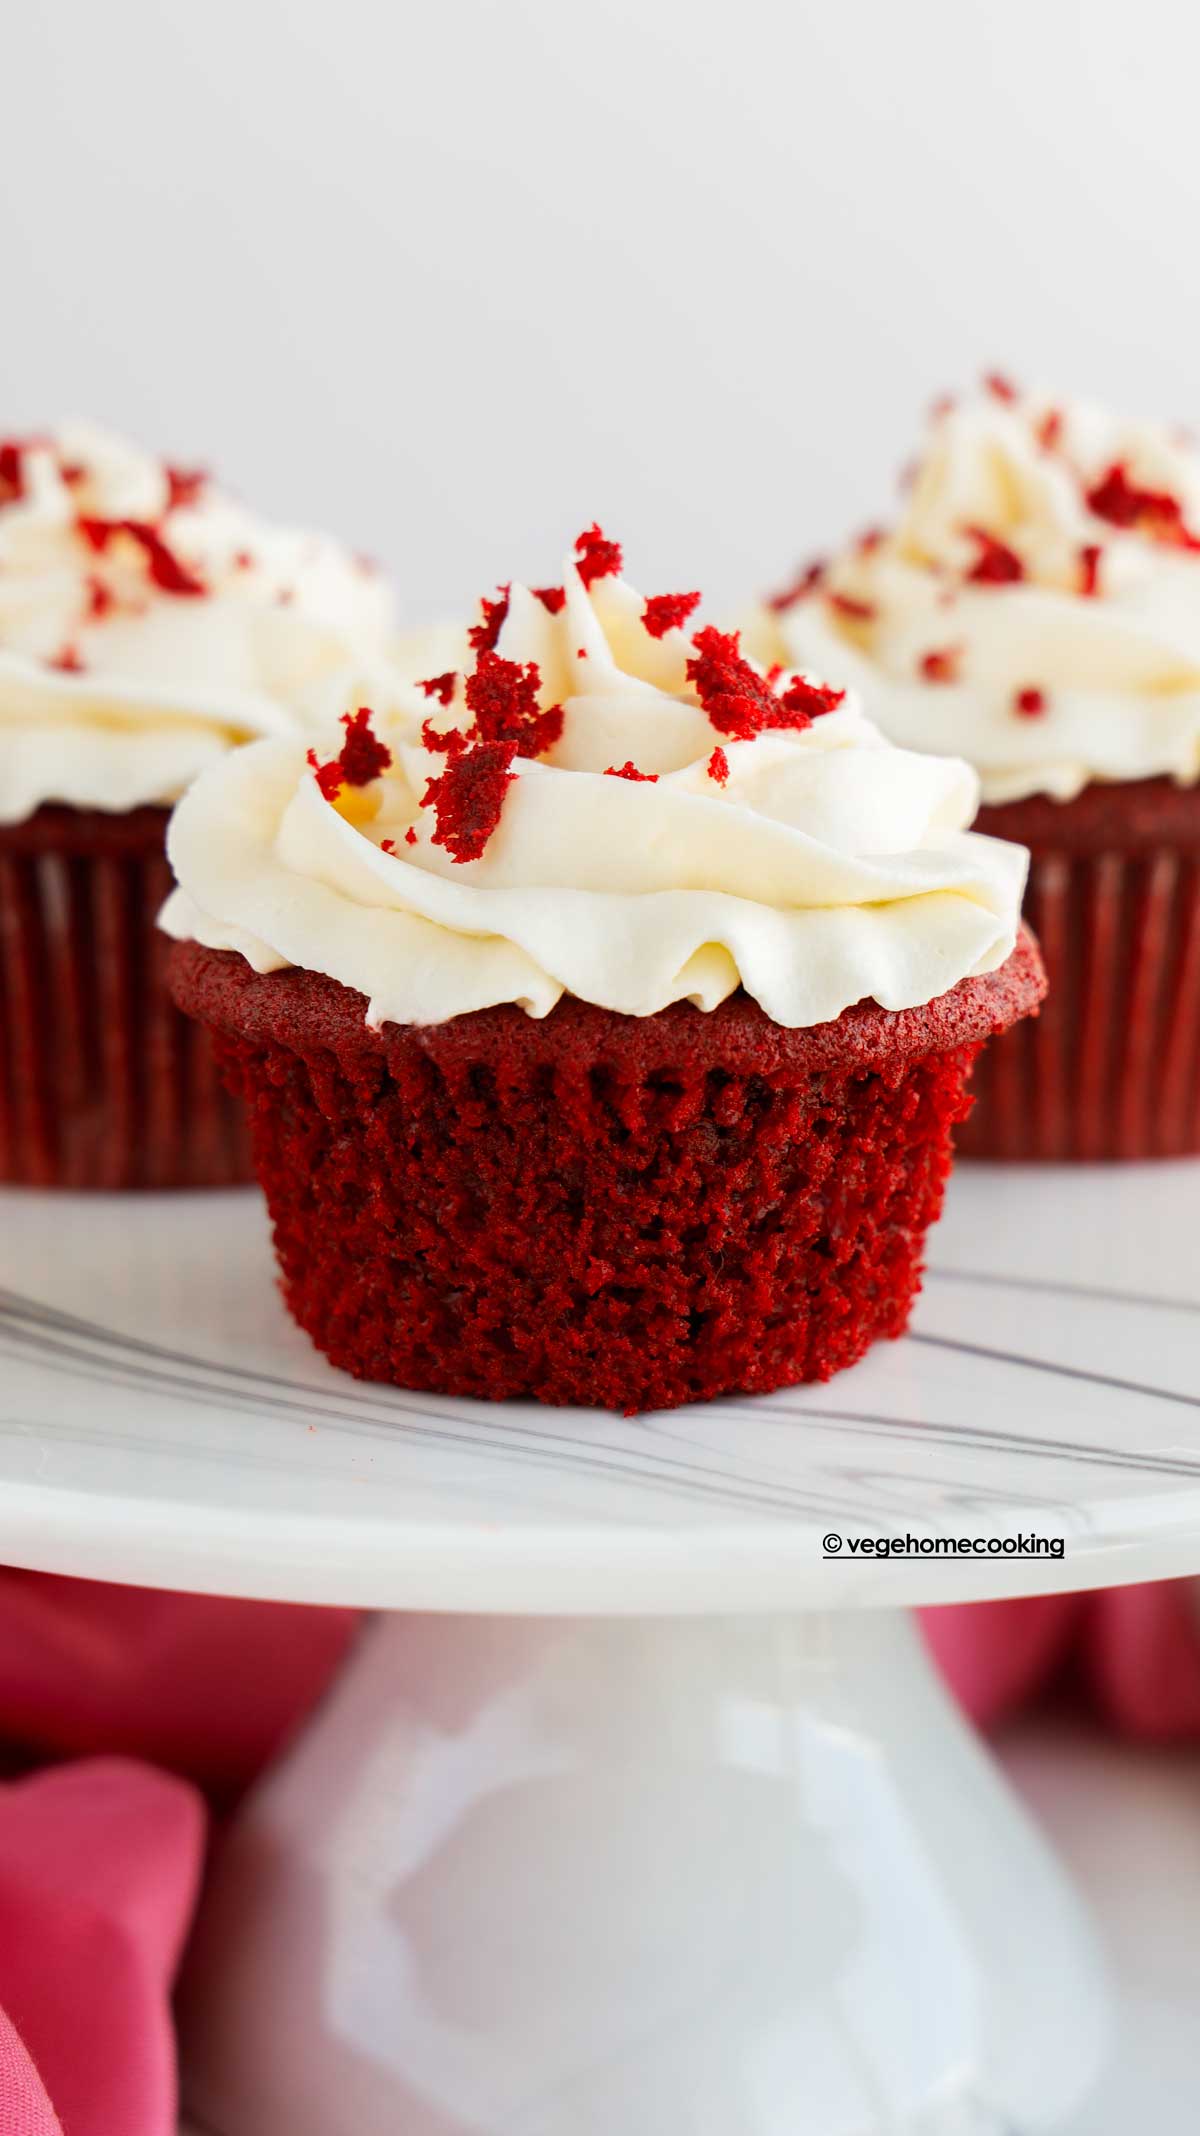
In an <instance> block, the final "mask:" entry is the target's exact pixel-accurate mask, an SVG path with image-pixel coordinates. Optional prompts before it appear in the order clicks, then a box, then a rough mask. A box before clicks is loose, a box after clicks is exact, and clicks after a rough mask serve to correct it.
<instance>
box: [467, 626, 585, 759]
mask: <svg viewBox="0 0 1200 2136" xmlns="http://www.w3.org/2000/svg"><path fill="white" fill-rule="evenodd" d="M540 683H541V673H540V671H539V668H538V664H537V662H536V660H530V661H528V662H526V664H525V665H524V666H523V667H522V665H521V663H520V662H519V661H517V660H505V659H503V658H502V657H501V655H500V654H499V653H487V652H484V653H480V655H479V658H478V660H477V661H476V663H475V672H474V674H473V675H468V677H467V681H466V696H467V710H468V711H469V712H473V713H474V715H475V722H474V725H473V726H472V728H471V729H470V733H469V735H468V740H470V741H478V742H511V743H512V745H513V748H514V749H515V751H516V753H517V754H518V756H523V757H536V756H541V755H542V753H543V751H544V750H546V749H552V748H553V747H554V744H555V742H557V741H558V739H559V737H560V735H561V734H562V731H563V719H564V713H563V708H562V706H561V705H549V706H547V708H546V710H545V711H543V710H542V709H541V707H540V705H539V704H538V688H539V685H540Z"/></svg>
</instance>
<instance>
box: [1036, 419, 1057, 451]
mask: <svg viewBox="0 0 1200 2136" xmlns="http://www.w3.org/2000/svg"><path fill="white" fill-rule="evenodd" d="M1062 431H1063V412H1062V409H1061V408H1048V409H1047V410H1046V413H1045V415H1044V416H1043V417H1042V420H1041V422H1040V423H1039V424H1038V426H1037V441H1038V444H1039V445H1040V446H1041V448H1042V451H1043V452H1054V451H1056V450H1057V447H1058V444H1059V441H1060V439H1061V437H1062Z"/></svg>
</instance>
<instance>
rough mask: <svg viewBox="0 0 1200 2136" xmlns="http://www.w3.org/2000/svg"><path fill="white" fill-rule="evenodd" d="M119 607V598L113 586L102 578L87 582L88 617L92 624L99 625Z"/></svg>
mask: <svg viewBox="0 0 1200 2136" xmlns="http://www.w3.org/2000/svg"><path fill="white" fill-rule="evenodd" d="M116 605H117V597H116V594H115V593H114V592H113V590H112V587H111V586H106V585H105V583H104V580H103V579H102V578H89V580H88V582H87V610H86V613H87V617H88V621H89V622H91V623H99V622H101V621H102V620H103V618H104V617H105V616H106V615H108V614H109V613H110V612H111V610H112V609H114V608H115V607H116Z"/></svg>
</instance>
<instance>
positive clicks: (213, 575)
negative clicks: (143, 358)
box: [0, 423, 391, 823]
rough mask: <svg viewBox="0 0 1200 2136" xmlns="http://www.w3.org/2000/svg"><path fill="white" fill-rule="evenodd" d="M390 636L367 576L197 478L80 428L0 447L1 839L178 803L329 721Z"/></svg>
mask: <svg viewBox="0 0 1200 2136" xmlns="http://www.w3.org/2000/svg"><path fill="white" fill-rule="evenodd" d="M390 626H391V601H390V596H389V594H388V592H387V589H386V587H385V585H384V583H383V581H382V580H381V579H379V578H378V577H377V576H376V575H375V574H374V573H373V572H372V571H371V570H370V569H369V568H367V567H364V566H363V565H361V564H360V563H358V562H357V561H356V560H355V559H354V558H353V557H351V556H350V555H348V554H347V553H346V552H345V551H344V550H343V549H341V548H340V547H339V546H338V545H337V544H336V543H334V542H332V541H330V540H328V539H327V538H325V537H323V536H320V535H313V534H303V533H296V532H292V531H290V530H284V529H281V528H278V527H273V526H270V525H267V524H265V523H264V522H263V521H262V520H260V519H258V518H257V517H255V516H254V515H253V514H252V513H250V512H248V511H246V510H245V508H244V507H243V506H241V505H240V504H238V503H236V502H235V501H234V500H233V499H231V498H230V497H228V496H227V495H225V494H224V493H223V492H222V491H220V490H219V489H217V488H216V487H214V486H213V485H212V484H211V483H210V482H209V481H208V480H207V479H206V478H204V477H203V476H200V475H195V474H191V473H188V472H185V471H183V470H181V469H178V468H172V467H169V466H166V465H164V464H163V463H162V462H161V461H159V460H157V459H154V458H153V457H152V456H150V455H149V454H147V453H144V452H142V451H140V450H139V449H138V448H137V447H135V446H133V445H129V444H126V443H125V442H124V441H122V440H121V439H118V438H113V437H110V436H108V435H106V434H105V433H104V432H102V431H99V430H95V429H93V428H92V427H90V426H88V425H85V424H79V423H69V424H65V425H64V426H62V428H60V429H59V430H57V431H55V432H54V433H53V435H50V436H46V437H38V438H33V439H28V440H24V441H16V440H9V441H8V442H7V443H0V823H15V822H20V821H21V820H22V819H23V818H24V817H26V816H28V815H30V814H31V813H32V812H33V810H34V809H36V808H38V807H39V806H40V805H41V804H42V803H43V802H45V801H59V802H66V803H69V804H71V805H73V806H76V807H80V808H101V809H109V810H124V809H128V808H133V807H136V806H137V805H138V804H139V803H142V802H159V803H161V802H169V801H173V800H175V799H176V798H177V797H178V795H179V794H180V793H181V792H182V791H183V789H184V787H185V786H186V784H187V782H188V780H189V779H190V778H192V777H193V775H194V774H195V773H196V772H197V771H199V770H200V769H202V768H203V766H204V765H205V764H207V763H210V762H211V761H212V760H213V759H214V758H215V757H217V756H220V755H222V754H224V752H225V751H226V750H227V749H228V748H230V747H231V746H232V745H233V744H235V743H237V742H241V741H245V740H246V739H247V738H249V737H251V736H255V735H266V734H277V733H286V732H288V731H290V730H292V729H293V728H295V727H297V726H298V725H300V726H306V725H308V724H314V725H319V724H320V723H321V722H322V721H328V720H329V719H331V718H333V717H334V716H335V715H336V713H337V711H338V710H339V709H340V707H341V705H342V704H343V703H344V702H345V700H346V696H347V694H348V692H350V691H351V690H353V689H355V688H357V687H360V686H361V682H362V679H363V678H364V676H369V675H370V674H372V672H373V671H374V668H375V667H376V665H377V664H378V663H380V662H382V661H383V660H384V658H385V656H386V651H387V642H388V633H389V630H390Z"/></svg>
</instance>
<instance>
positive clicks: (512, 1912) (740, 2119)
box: [0, 1165, 1200, 2136]
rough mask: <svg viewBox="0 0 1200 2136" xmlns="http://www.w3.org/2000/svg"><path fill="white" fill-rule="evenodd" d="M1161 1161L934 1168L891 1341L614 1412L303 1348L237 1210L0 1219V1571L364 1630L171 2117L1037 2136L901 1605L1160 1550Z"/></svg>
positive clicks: (989, 1842)
mask: <svg viewBox="0 0 1200 2136" xmlns="http://www.w3.org/2000/svg"><path fill="white" fill-rule="evenodd" d="M1194 1176H1195V1175H1194V1174H1193V1172H1192V1170H1191V1168H1189V1167H1188V1166H1186V1165H1184V1166H1160V1167H1155V1168H1153V1169H1147V1170H1142V1169H1140V1168H1139V1169H1137V1170H1133V1169H1129V1170H1121V1171H1108V1172H1085V1171H1073V1172H1071V1173H1070V1174H1069V1175H1064V1174H1062V1173H1058V1172H1053V1171H1051V1170H1048V1169H1044V1170H1040V1171H1029V1172H1017V1171H1009V1172H1003V1171H983V1170H967V1171H964V1172H963V1173H961V1174H960V1176H959V1177H958V1179H957V1180H956V1181H955V1183H954V1186H953V1189H952V1193H951V1199H950V1205H949V1210H948V1215H947V1218H946V1220H945V1222H944V1224H943V1226H942V1227H941V1229H940V1231H939V1232H938V1233H937V1234H936V1235H935V1239H934V1243H933V1254H932V1259H933V1270H932V1272H931V1275H930V1278H929V1283H928V1287H927V1291H926V1294H925V1297H924V1298H923V1300H922V1302H921V1305H920V1308H919V1311H918V1314H917V1317H916V1321H915V1324H914V1331H913V1334H912V1335H911V1336H910V1337H909V1338H907V1339H906V1340H905V1341H903V1342H901V1343H899V1344H894V1345H886V1346H884V1347H883V1348H881V1349H878V1350H876V1351H875V1352H873V1353H872V1355H871V1356H870V1357H869V1358H867V1359H866V1360H865V1361H864V1362H863V1363H862V1364H861V1365H860V1366H858V1367H856V1368H855V1369H854V1370H853V1371H851V1372H848V1373H844V1374H842V1375H841V1376H840V1377H839V1378H838V1379H836V1380H834V1381H832V1382H831V1383H830V1384H829V1385H828V1386H826V1387H815V1388H805V1389H797V1390H794V1391H791V1392H789V1393H786V1394H780V1395H775V1396H771V1397H769V1398H766V1399H763V1400H759V1401H730V1402H723V1403H714V1404H709V1405H706V1406H703V1407H699V1406H698V1407H695V1408H692V1409H684V1410H677V1411H673V1412H671V1413H669V1414H665V1415H658V1416H652V1417H643V1418H638V1419H623V1418H619V1417H613V1416H607V1415H598V1414H592V1413H583V1412H577V1411H553V1410H539V1409H536V1408H532V1407H530V1408H526V1407H518V1406H508V1407H505V1408H504V1409H502V1410H495V1409H491V1408H489V1407H488V1406H487V1405H483V1404H474V1403H467V1402H456V1401H448V1400H435V1399H433V1398H430V1397H423V1396H416V1395H407V1394H404V1393H401V1392H399V1391H397V1390H392V1389H386V1388H376V1387H369V1386H364V1385H360V1384H358V1383H356V1382H353V1381H351V1380H349V1379H346V1378H344V1377H343V1376H341V1375H339V1374H337V1373H335V1372H333V1371H331V1370H330V1369H328V1368H327V1367H326V1366H325V1365H324V1363H323V1362H322V1360H320V1359H319V1358H318V1357H316V1356H315V1355H314V1354H313V1353H312V1351H311V1350H310V1349H309V1348H308V1346H307V1344H306V1343H305V1341H304V1339H303V1338H302V1337H301V1336H300V1335H299V1334H298V1333H297V1332H296V1331H295V1330H294V1329H293V1328H292V1327H291V1325H290V1323H289V1322H288V1321H287V1320H286V1318H285V1316H284V1314H283V1311H282V1308H281V1306H280V1305H279V1303H278V1300H277V1298H276V1297H275V1295H274V1292H273V1289H272V1286H271V1278H270V1263H269V1249H268V1245H267V1240H266V1235H265V1225H264V1219H263V1216H262V1213H261V1211H260V1208H259V1205H258V1202H257V1200H256V1198H255V1197H254V1196H253V1195H218V1196H204V1197H192V1198H187V1197H162V1198H160V1199H158V1200H157V1201H154V1202H141V1201H139V1203H138V1204H137V1206H136V1207H131V1205H130V1204H129V1203H128V1202H127V1201H117V1200H114V1201H106V1200H103V1199H97V1198H93V1199H90V1200H88V1202H87V1203H86V1223H85V1222H83V1221H82V1220H81V1218H82V1214H83V1213H84V1211H83V1205H80V1207H78V1208H76V1207H72V1206H71V1205H69V1204H68V1203H67V1202H66V1201H64V1199H63V1198H61V1197H58V1198H53V1199H51V1198H49V1197H41V1196H18V1195H12V1194H10V1195H7V1196H4V1197H3V1198H2V1219H3V1220H2V1223H0V1257H2V1261H0V1280H2V1282H3V1285H4V1292H3V1297H2V1299H0V1348H2V1349H3V1353H4V1358H5V1365H4V1386H5V1397H4V1402H3V1417H2V1420H0V1555H2V1556H3V1557H4V1558H5V1559H6V1560H7V1561H8V1562H10V1563H15V1564H26V1565H31V1566H36V1567H42V1568H45V1569H48V1570H54V1571H62V1572H70V1573H75V1574H80V1575H90V1576H92V1577H98V1578H109V1579H121V1580H131V1581H139V1582H144V1583H147V1584H153V1585H159V1586H169V1587H191V1588H196V1589H202V1590H207V1591H211V1592H215V1593H224V1594H242V1595H258V1596H270V1597H274V1598H277V1599H286V1600H293V1601H316V1602H341V1603H359V1604H362V1605H363V1606H365V1607H368V1608H371V1609H373V1610H375V1611H377V1612H379V1614H378V1615H376V1616H375V1617H374V1618H373V1619H372V1620H371V1621H370V1622H369V1623H368V1624H367V1625H366V1626H365V1628H364V1631H363V1634H362V1637H361V1639H360V1642H359V1644H358V1647H357V1649H356V1651H355V1653H354V1655H353V1656H352V1658H351V1660H350V1662H349V1664H348V1666H347V1667H346V1668H345V1669H344V1671H343V1673H342V1675H341V1677H340V1678H339V1680H338V1682H337V1683H336V1684H335V1686H334V1687H333V1690H332V1692H331V1694H330V1695H329V1697H328V1698H327V1700H326V1701H325V1703H324V1705H323V1706H322V1708H321V1709H320V1710H319V1711H318V1713H317V1714H316V1715H315V1716H314V1717H313V1718H312V1720H311V1721H310V1723H309V1724H308V1726H307V1728H306V1729H305V1730H304V1732H303V1733H302V1735H301V1736H300V1738H299V1739H298V1740H297V1742H296V1743H295V1744H294V1745H293V1747H292V1749H291V1751H290V1753H289V1754H288V1755H287V1756H286V1757H285V1758H284V1759H283V1760H282V1761H281V1762H280V1763H279V1764H278V1765H277V1766H276V1767H275V1768H274V1769H273V1770H272V1772H270V1773H269V1774H268V1775H267V1776H266V1778H265V1779H264V1780H263V1782H262V1783H261V1784H260V1785H259V1787H258V1789H257V1790H256V1791H255V1792H254V1794H253V1795H252V1796H251V1798H250V1800H249V1802H248V1803H247V1804H246V1806H245V1807H244V1809H243V1811H242V1813H241V1815H240V1818H239V1819H238V1821H237V1822H236V1824H235V1825H234V1827H233V1829H232V1831H231V1833H230V1834H229V1835H228V1837H227V1838H226V1840H225V1842H224V1844H223V1846H222V1849H221V1852H220V1856H219V1858H218V1861H217V1864H216V1869H215V1874H214V1877H213V1879H212V1883H211V1888H210V1893H209V1896H208V1899H207V1902H206V1906H205V1910H204V1913H203V1915H202V1918H201V1922H200V1927H199V1931H198V1934H197V1937H196V1941H195V1946H194V1950H193V1954H192V1958H191V1962H190V1965H189V1970H188V1975H187V1979H186V1983H185V1995H184V2039H185V2087H186V2096H187V2099H188V2103H189V2106H190V2108H191V2111H192V2112H193V2113H194V2115H195V2118H196V2120H197V2121H198V2122H199V2123H200V2124H202V2125H203V2126H205V2127H206V2128H208V2129H211V2130H212V2131H214V2132H216V2136H376V2132H378V2136H385V2132H386V2136H392V2131H397V2132H398V2131H400V2130H403V2132H404V2136H617V2132H619V2136H798V2132H800V2131H803V2136H1018V2132H1019V2136H1026V2132H1029V2136H1032V2132H1035V2131H1053V2130H1054V2129H1056V2128H1058V2127H1061V2126H1062V2125H1063V2124H1064V2123H1065V2122H1066V2121H1067V2119H1068V2118H1069V2117H1070V2115H1071V2113H1072V2112H1073V2110H1074V2108H1075V2107H1076V2106H1077V2105H1078V2103H1079V2101H1080V2100H1081V2099H1082V2098H1083V2097H1084V2096H1085V2094H1086V2092H1087V2090H1088V2088H1089V2086H1090V2085H1091V2084H1092V2083H1093V2082H1094V2081H1095V2079H1096V2077H1097V2075H1098V2073H1099V2071H1100V2069H1101V2067H1102V2063H1103V2058H1104V2054H1105V2051H1106V2045H1107V2038H1108V2032H1109V2018H1108V2011H1107V2001H1106V1994H1105V1989H1104V1984H1103V1979H1102V1968H1101V1966H1100V1964H1099V1962H1098V1959H1097V1955H1096V1952H1095V1949H1094V1947H1093V1943H1092V1939H1091V1935H1090V1932H1089V1930H1088V1927H1087V1925H1086V1923H1085V1922H1084V1920H1083V1918H1082V1916H1081V1913H1080V1911H1079V1908H1078V1906H1077V1904H1076V1901H1075V1899H1074V1897H1073V1895H1072V1893H1071V1891H1070V1890H1069V1889H1068V1887H1067V1885H1066V1882H1065V1880H1064V1879H1063V1877H1062V1875H1061V1874H1060V1872H1059V1870H1058V1868H1057V1866H1056V1864H1055V1862H1054V1861H1053V1860H1052V1858H1051V1857H1050V1855H1049V1852H1048V1850H1047V1849H1046V1847H1045V1846H1044V1844H1043V1842H1042V1841H1041V1840H1040V1838H1039V1837H1038V1835H1037V1833H1036V1832H1035V1831H1034V1829H1033V1828H1032V1826H1031V1825H1030V1824H1029V1823H1028V1822H1027V1820H1026V1818H1025V1817H1024V1815H1023V1813H1022V1812H1021V1811H1020V1809H1019V1808H1018V1807H1017V1805H1016V1804H1015V1802H1014V1801H1013V1799H1012V1798H1011V1796H1010V1795H1009V1793H1008V1791H1007V1789H1006V1787H1005V1785H1004V1784H1003V1782H1002V1781H1001V1779H1000V1777H999V1775H998V1773H997V1772H996V1770H995V1768H994V1766H993V1764H992V1761H991V1759H990V1757H989V1756H988V1754H987V1752H986V1751H985V1750H984V1748H983V1747H982V1746H981V1744H980V1743H979V1742H978V1740H977V1739H976V1737H975V1736H974V1735H973V1733H972V1732H971V1731H970V1730H969V1729H968V1728H967V1727H966V1726H965V1725H964V1723H963V1722H962V1721H961V1719H960V1718H959V1716H958V1714H957V1712H956V1710H955V1709H954V1707H953V1706H952V1704H951V1702H950V1701H949V1699H948V1698H947V1696H946V1694H945V1693H944V1691H943V1690H942V1688H941V1686H940V1683H939V1681H938V1679H937V1677H936V1675H935V1673H934V1671H933V1670H932V1668H931V1666H930V1664H929V1663H928V1661H927V1660H926V1658H925V1655H924V1651H923V1649H922V1647H921V1645H920V1642H919V1640H918V1638H917V1635H916V1633H915V1630H914V1628H913V1627H912V1624H911V1620H910V1619H909V1617H908V1616H907V1614H906V1612H907V1610H908V1609H909V1608H910V1607H911V1606H912V1605H913V1604H918V1603H922V1604H923V1603H932V1602H938V1601H942V1602H947V1601H960V1600H968V1599H978V1598H982V1597H984V1596H995V1595H999V1594H1023V1593H1033V1592H1044V1591H1046V1590H1048V1589H1050V1588H1053V1587H1061V1588H1076V1587H1087V1586H1095V1585H1099V1584H1104V1583H1108V1582H1112V1581H1119V1580H1133V1579H1147V1578H1152V1577H1157V1576H1169V1575H1176V1574H1183V1573H1189V1572H1194V1571H1197V1570H1200V1396H1197V1394H1196V1393H1195V1391H1194V1390H1195V1384H1196V1375H1195V1356H1196V1335H1197V1327H1198V1325H1200V1321H1198V1315H1200V1300H1197V1299H1195V1298H1189V1297H1188V1296H1186V1295H1181V1293H1180V1271H1181V1270H1184V1271H1186V1270H1189V1269H1191V1268H1192V1267H1193V1265H1194V1256H1193V1255H1192V1254H1191V1252H1190V1240H1191V1237H1192V1215H1191V1207H1190V1204H1191V1203H1192V1202H1194V1184H1193V1182H1194ZM64 1217H66V1218H68V1221H66V1222H64ZM1030 1533H1032V1534H1035V1535H1038V1536H1041V1537H1042V1538H1044V1539H1045V1541H1046V1542H1047V1543H1048V1544H1050V1543H1053V1542H1054V1541H1056V1540H1061V1542H1062V1544H1063V1555H1062V1556H1061V1557H1059V1558H1054V1557H1050V1556H1041V1557H1039V1558H1036V1559H1029V1558H1025V1559H1022V1558H1019V1557H1017V1556H1016V1555H1015V1554H1014V1551H1013V1543H1014V1539H1015V1538H1016V1537H1017V1536H1018V1535H1019V1534H1030ZM903 1535H909V1536H912V1537H913V1538H914V1539H915V1542H916V1549H917V1554H916V1555H910V1556H908V1557H907V1558H900V1557H890V1558H886V1559H885V1558H881V1557H878V1556H875V1557H868V1556H864V1555H862V1554H861V1552H858V1551H855V1550H853V1549H852V1548H851V1545H852V1543H853V1542H854V1541H855V1540H858V1541H859V1542H861V1541H862V1539H864V1538H867V1539H871V1540H873V1541H875V1542H876V1543H878V1541H879V1540H880V1539H888V1540H891V1539H893V1538H896V1537H899V1536H903ZM833 1537H837V1538H838V1541H837V1543H834V1542H833V1541H831V1540H830V1538H833ZM950 1537H954V1538H962V1539H963V1541H964V1542H965V1543H967V1544H969V1545H970V1546H971V1551H970V1554H963V1555H947V1554H944V1553H943V1554H935V1550H934V1546H935V1545H936V1544H937V1542H938V1540H939V1539H945V1538H950Z"/></svg>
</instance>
